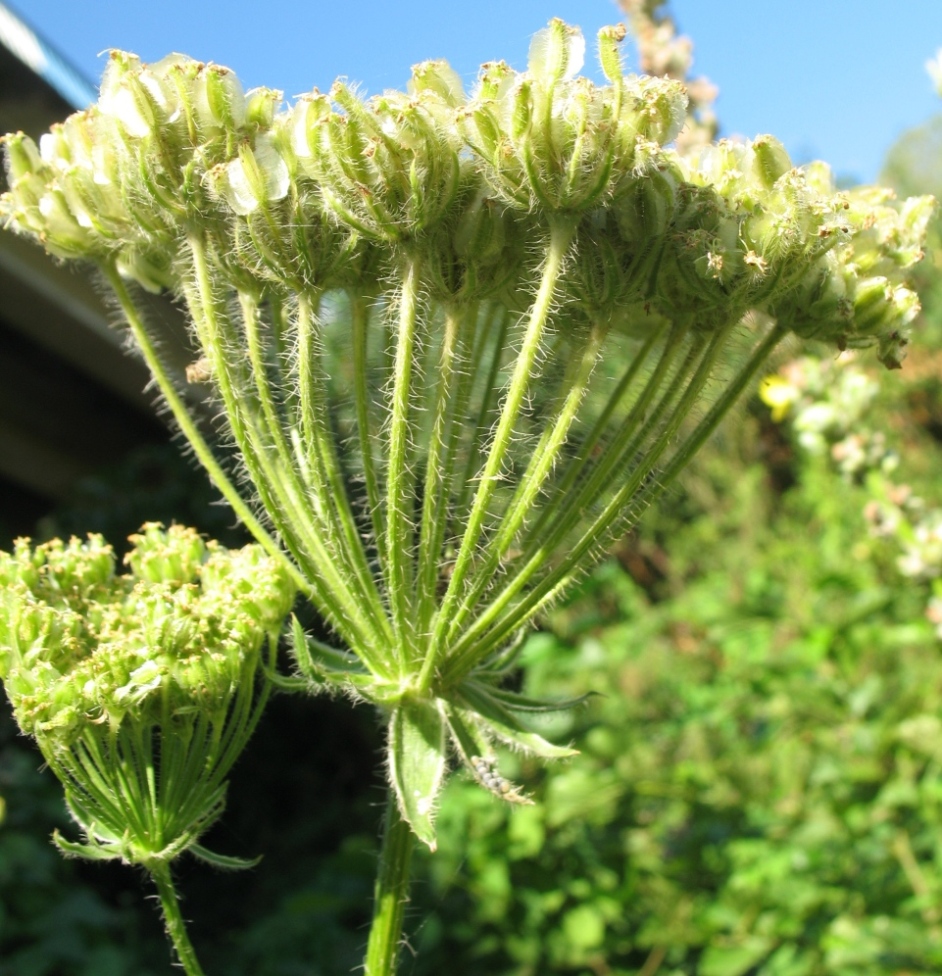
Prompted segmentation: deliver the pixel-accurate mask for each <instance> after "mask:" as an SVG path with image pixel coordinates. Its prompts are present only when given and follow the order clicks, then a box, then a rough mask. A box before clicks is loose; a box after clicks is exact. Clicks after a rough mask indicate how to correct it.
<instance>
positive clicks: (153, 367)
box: [102, 265, 309, 590]
mask: <svg viewBox="0 0 942 976" xmlns="http://www.w3.org/2000/svg"><path fill="white" fill-rule="evenodd" d="M102 271H103V272H104V274H105V276H106V277H107V279H108V283H109V285H110V286H111V288H112V289H113V291H114V293H115V295H116V296H117V299H118V303H119V304H120V306H121V311H122V313H123V314H124V318H125V321H126V322H127V323H128V326H129V327H130V329H131V332H132V333H133V335H134V340H135V342H137V344H138V346H139V347H140V349H141V352H142V354H143V356H144V360H145V362H146V363H147V366H148V368H149V369H150V371H151V373H152V374H153V376H154V379H155V380H156V381H157V386H158V387H159V388H160V393H161V396H163V398H164V400H166V402H167V405H168V406H169V407H170V410H171V412H172V414H173V419H174V421H175V422H176V424H177V426H178V427H179V428H180V430H181V431H182V433H183V436H184V437H185V438H186V439H187V442H188V443H189V444H190V446H191V447H192V448H193V452H194V453H195V454H196V456H197V458H198V459H199V461H200V463H201V464H202V465H203V467H204V468H205V469H206V471H207V472H208V474H209V476H210V478H211V479H212V482H213V484H214V485H215V486H216V488H217V490H218V491H219V492H220V493H221V494H222V496H223V498H225V499H226V501H227V502H228V503H229V505H230V506H231V508H232V510H233V511H234V512H235V513H236V516H237V517H238V519H239V520H240V521H241V522H242V524H243V525H244V526H245V527H246V528H247V529H248V530H249V532H250V533H251V534H252V536H253V537H254V538H255V539H256V541H257V542H258V543H259V544H260V545H261V546H262V547H263V548H264V549H265V551H266V552H267V553H268V554H269V555H270V556H272V557H274V558H276V559H277V560H278V561H279V562H280V563H281V564H282V565H283V566H284V567H285V568H286V569H287V570H288V572H290V573H291V576H292V578H293V579H294V580H295V582H296V583H297V584H298V587H299V588H300V589H302V590H308V589H309V584H308V582H307V580H306V579H305V578H304V576H303V575H302V574H301V573H300V572H299V570H298V568H297V566H295V565H294V563H293V562H292V561H291V560H290V559H289V558H288V557H287V556H286V555H285V553H284V552H283V550H282V549H281V547H280V546H279V545H278V543H277V542H276V541H275V540H274V539H273V538H272V537H271V535H269V533H268V532H267V531H266V530H265V528H264V527H263V526H262V524H261V522H259V521H258V519H257V518H255V516H254V514H253V513H252V510H251V509H250V508H249V506H248V505H247V504H246V502H245V499H244V498H243V497H242V496H241V495H240V494H239V492H238V491H237V490H236V488H235V486H234V485H233V484H232V482H231V481H230V480H229V477H228V475H227V474H226V473H225V471H223V469H222V466H221V465H220V464H219V462H218V461H217V460H216V458H215V456H214V455H213V452H212V450H211V449H210V447H209V445H208V444H207V443H206V439H205V438H204V437H203V435H202V433H201V432H200V429H199V427H198V426H197V425H196V423H195V421H194V420H193V417H192V416H191V415H190V412H189V410H188V409H187V408H186V405H185V404H184V403H183V400H182V398H181V397H180V395H179V393H177V389H176V387H175V386H174V384H173V381H172V380H171V379H170V374H169V373H168V372H167V370H166V368H165V367H164V364H163V362H162V360H161V359H160V356H159V355H158V354H157V348H156V346H155V345H154V343H153V342H152V341H151V338H150V335H149V333H148V332H147V327H146V326H145V325H144V320H143V318H142V317H141V315H140V313H139V312H138V310H137V307H136V306H135V304H134V302H133V300H132V298H131V296H130V293H129V292H128V289H127V287H126V286H125V284H124V281H123V280H122V278H121V275H120V274H118V271H117V269H116V268H115V267H114V266H113V265H104V266H102Z"/></svg>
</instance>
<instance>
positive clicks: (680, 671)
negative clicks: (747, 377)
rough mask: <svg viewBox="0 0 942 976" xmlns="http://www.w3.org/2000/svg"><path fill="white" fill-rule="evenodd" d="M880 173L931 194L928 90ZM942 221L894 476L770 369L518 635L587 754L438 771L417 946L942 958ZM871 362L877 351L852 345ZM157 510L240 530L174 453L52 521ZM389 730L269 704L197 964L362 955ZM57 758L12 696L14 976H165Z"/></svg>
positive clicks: (831, 969) (817, 958)
mask: <svg viewBox="0 0 942 976" xmlns="http://www.w3.org/2000/svg"><path fill="white" fill-rule="evenodd" d="M885 177H886V179H887V180H888V181H890V182H891V183H892V184H893V185H895V186H897V187H898V189H899V190H900V191H901V192H902V193H904V194H909V193H923V192H935V193H938V194H940V195H942V117H940V118H937V119H934V120H932V121H931V122H930V123H928V124H927V125H926V126H924V127H923V128H922V129H920V130H916V131H915V132H912V133H909V134H907V135H906V136H904V137H903V138H902V139H901V141H900V143H899V144H898V146H897V147H896V148H895V149H894V150H893V152H892V153H891V155H890V157H889V159H888V162H887V169H886V174H885ZM939 227H940V225H939V224H938V222H937V224H936V226H935V228H934V229H933V237H932V241H933V251H931V252H930V254H929V256H928V259H927V261H926V262H924V264H923V265H922V268H921V271H920V274H921V275H922V281H921V286H922V294H923V298H924V306H925V312H924V315H923V322H922V327H921V329H920V330H919V333H918V334H917V341H915V342H914V343H913V346H912V352H911V356H910V359H909V361H908V362H907V364H906V366H905V368H904V369H903V370H902V371H901V372H900V373H898V374H894V375H887V374H886V373H882V371H881V375H880V377H879V391H878V392H877V393H875V395H874V397H873V398H872V399H870V400H868V401H867V402H866V404H865V406H866V409H865V410H864V411H863V412H862V414H861V415H860V416H856V417H854V419H853V425H854V429H852V430H850V431H849V433H850V434H852V435H855V436H856V435H866V436H867V437H870V436H871V435H879V437H881V438H883V442H885V445H886V446H887V450H891V451H892V453H893V455H894V469H893V472H892V483H891V482H889V481H887V480H886V477H885V476H884V473H883V472H882V471H881V470H878V471H876V472H874V471H872V470H868V469H867V468H866V466H864V467H858V468H854V469H852V470H851V469H848V467H847V465H846V464H842V463H841V456H839V455H838V453H836V452H835V450H834V444H833V443H832V442H833V441H834V440H835V438H831V440H830V441H827V443H825V444H824V449H823V450H817V451H814V450H808V449H807V443H806V440H807V439H804V440H803V439H802V437H801V436H799V434H800V432H799V433H796V424H795V423H792V422H790V421H789V419H788V418H787V417H783V418H781V421H780V422H778V421H776V420H774V419H773V418H772V414H771V413H770V410H769V408H768V407H767V406H766V405H765V404H763V403H762V402H761V401H760V400H759V398H758V397H754V398H753V399H752V400H751V401H749V402H748V403H746V404H744V406H743V407H742V409H741V410H740V412H739V415H738V416H737V417H736V418H734V419H733V421H732V422H730V423H728V424H727V425H726V427H725V429H724V431H723V433H722V435H721V436H720V437H718V438H717V439H716V440H715V441H714V442H713V443H712V444H711V445H710V446H709V448H708V449H707V450H705V451H704V452H703V453H702V455H701V456H700V458H699V459H698V460H697V462H696V463H695V466H694V467H693V468H692V469H691V471H690V473H689V474H688V475H687V477H686V479H685V481H684V484H683V488H682V490H681V489H678V490H675V491H674V492H672V493H671V495H670V496H669V497H668V498H667V499H666V500H665V501H664V503H662V504H660V505H659V506H658V508H657V509H656V510H652V511H649V512H647V513H646V515H645V518H644V520H643V523H642V525H641V527H640V528H639V529H638V530H637V531H636V532H634V533H633V534H632V535H631V536H630V537H629V538H626V539H624V540H622V541H621V543H620V544H619V545H618V546H617V548H616V550H615V552H614V554H613V556H612V557H611V558H610V559H609V560H608V561H607V562H605V563H604V564H603V565H602V566H600V567H599V569H598V570H597V571H596V572H595V573H593V574H592V575H591V576H590V577H589V578H587V579H586V580H585V581H584V583H583V584H582V585H581V587H580V589H579V591H578V592H577V593H576V594H575V595H574V596H573V597H572V598H571V599H569V600H568V601H567V602H566V604H565V605H562V606H560V607H558V608H557V609H556V610H555V611H554V612H553V613H552V615H551V616H550V617H549V618H548V619H547V620H546V621H545V623H544V626H543V629H542V630H541V632H539V633H536V634H534V635H533V636H532V637H531V638H530V639H529V641H528V643H527V645H526V648H525V651H524V659H525V662H526V670H525V678H524V679H523V681H524V684H525V687H526V690H527V691H528V693H531V694H534V695H549V696H558V697H560V698H565V697H571V696H573V695H581V694H583V693H586V692H595V693H596V694H595V695H594V696H593V697H592V698H591V699H590V701H589V702H588V703H587V704H586V705H584V706H582V707H580V708H579V709H577V710H575V711H572V712H567V713H561V714H559V715H557V716H554V717H551V718H550V719H549V720H546V721H544V722H542V723H541V731H543V732H544V734H546V735H548V736H551V737H555V738H556V739H557V740H559V741H572V742H573V743H574V744H575V745H576V746H577V747H578V748H579V749H580V750H581V755H580V756H579V757H578V758H577V759H575V760H573V761H572V762H570V763H568V764H561V765H557V766H554V767H551V768H549V769H544V768H540V767H538V766H536V765H531V764H530V763H528V762H527V761H525V760H522V759H521V758H520V757H516V756H512V755H507V756H504V757H502V766H501V768H502V770H503V771H504V772H505V774H507V775H512V776H514V777H515V778H517V779H519V781H521V782H522V783H524V784H525V786H526V788H527V789H528V790H529V791H530V792H531V793H532V795H533V797H534V799H535V801H536V802H535V803H534V805H533V806H530V807H519V808H513V809H511V808H509V807H508V806H506V805H502V804H501V803H500V801H498V800H496V799H495V798H493V797H491V796H489V795H487V794H485V793H484V792H483V791H481V790H480V789H479V788H477V787H476V786H475V785H474V784H473V783H471V782H470V781H469V780H467V779H462V778H460V777H458V778H456V779H455V780H454V781H453V782H452V784H451V785H450V786H449V788H448V790H447V792H446V795H445V798H444V800H443V803H442V807H441V812H440V816H439V830H440V846H439V851H438V853H437V854H435V855H434V856H424V857H422V858H421V860H420V864H419V867H418V880H417V882H416V884H415V886H414V891H413V896H412V902H411V906H410V908H409V921H408V926H407V927H408V930H409V932H410V945H411V947H412V949H413V950H414V953H413V954H409V953H406V954H405V958H404V960H403V966H402V971H403V973H404V974H409V976H426V974H429V976H430V974H433V973H436V974H437V973H441V972H448V973H450V974H454V976H485V974H488V976H543V974H548V973H560V974H570V976H629V974H631V976H654V974H659V976H680V974H698V976H858V974H859V976H884V974H885V976H904V974H905V976H915V974H930V973H939V972H942V652H940V644H939V635H938V633H937V628H938V625H939V620H938V619H936V618H934V617H933V609H932V607H933V604H932V595H933V579H937V578H938V573H939V572H940V571H942V530H940V534H939V535H938V537H937V536H935V535H932V532H930V533H929V536H928V537H927V538H928V542H925V545H926V546H929V547H930V548H931V545H934V544H935V542H939V552H940V554H939V557H938V559H937V560H936V561H935V562H933V559H931V558H929V557H926V559H924V560H923V564H920V569H919V571H918V572H914V571H913V570H912V565H911V564H906V563H905V562H904V561H901V553H904V552H905V551H906V545H907V544H908V543H907V539H906V538H903V536H901V535H900V533H903V535H905V531H909V530H906V525H909V529H910V530H912V532H911V534H912V533H916V534H917V535H918V532H917V530H918V528H919V525H922V524H923V523H926V524H931V525H935V524H936V523H933V522H932V519H930V518H928V516H927V514H926V513H928V515H932V513H934V512H937V511H940V510H942V489H940V485H942V247H940V246H939V244H940V233H939ZM791 352H792V353H793V354H796V355H797V354H798V350H797V349H793V350H791ZM785 358H787V355H786V357H783V360H782V361H781V362H780V363H779V364H778V366H780V367H781V366H784V359H785ZM853 368H854V369H858V370H860V371H861V373H862V374H863V375H867V373H868V372H869V371H870V369H871V367H870V364H869V363H868V362H866V361H865V360H863V359H861V360H859V361H858V362H857V363H855V364H853ZM874 375H875V372H874ZM826 395H827V394H826V392H825V394H824V396H825V397H826ZM844 433H845V434H847V433H848V431H844ZM803 445H804V446H803ZM902 485H905V486H906V490H907V491H910V492H911V493H913V494H915V495H917V496H918V497H919V498H920V499H922V503H921V504H922V505H923V509H922V510H921V511H922V515H920V519H922V521H920V522H919V525H916V523H915V522H913V524H912V525H910V524H909V523H906V524H905V525H903V527H902V528H901V529H900V531H899V532H896V533H895V534H894V532H892V531H875V530H874V526H875V522H874V518H873V505H874V504H875V503H877V502H880V501H881V499H883V496H884V495H886V493H887V492H888V491H891V489H892V490H896V489H897V488H899V486H902ZM888 486H889V487H888ZM894 486H895V488H894ZM881 493H882V494H881ZM883 500H885V499H883ZM868 512H869V513H870V515H869V517H868ZM146 519H162V520H164V521H166V522H170V521H174V520H175V521H178V522H185V523H189V524H194V525H196V526H198V527H199V528H200V529H201V530H202V531H205V532H206V533H207V534H209V535H212V536H214V537H216V538H220V539H222V540H223V541H225V542H227V543H229V544H237V543H239V542H240V541H241V540H240V537H239V535H238V531H237V530H236V529H235V528H234V526H233V521H232V518H231V515H230V513H229V512H228V511H227V510H226V509H225V508H222V507H220V506H218V505H216V504H213V496H212V492H211V491H210V489H209V488H208V487H206V486H205V485H204V483H203V480H202V476H201V475H200V474H199V473H197V472H196V471H195V470H194V467H193V465H192V464H190V463H189V462H187V461H186V460H181V459H180V458H179V457H178V456H177V454H176V453H175V451H174V449H173V448H166V449H165V448H148V449H146V450H145V451H143V452H139V453H138V454H136V455H134V456H132V457H131V458H129V459H128V460H127V461H126V462H125V463H124V464H122V465H121V466H119V467H117V468H115V469H113V470H110V471H104V472H101V473H100V475H98V476H97V477H96V478H94V479H91V480H88V481H86V482H85V483H84V484H83V486H82V488H81V489H80V491H79V492H78V493H77V495H76V496H75V498H74V499H73V500H72V502H71V503H70V504H69V505H67V506H63V507H62V508H61V509H60V510H58V511H56V512H54V513H52V514H51V515H50V516H48V517H47V518H46V519H45V520H44V521H43V523H41V524H40V525H39V526H38V527H37V536H39V537H42V536H49V535H53V534H69V533H71V532H75V533H78V534H84V533H85V532H87V531H100V532H103V533H104V534H105V535H106V536H107V537H108V538H109V539H111V540H113V541H115V542H118V541H119V540H121V539H123V538H125V537H126V536H127V534H128V533H129V532H131V531H133V530H134V529H136V528H137V526H138V525H139V524H140V523H141V522H143V521H144V520H146ZM927 520H928V521H927ZM904 521H905V520H904ZM901 524H902V523H901ZM938 524H940V525H942V520H940V522H939V523H938ZM913 525H915V526H916V527H915V528H913ZM884 528H885V526H884ZM904 530H905V531H904ZM932 531H935V530H934V529H933V530H932ZM911 541H912V540H909V542H911ZM924 541H925V540H924ZM924 548H925V547H924ZM907 565H908V566H909V568H908V569H907ZM309 625H310V626H313V625H314V624H313V622H309ZM379 749H380V731H379V727H378V724H377V722H376V719H375V716H374V715H373V714H371V713H370V712H369V711H368V710H366V709H363V708H360V709H352V708H350V707H349V705H348V703H346V702H344V701H332V700H330V699H328V698H321V699H319V700H316V701H309V700H302V699H296V698H291V697H287V696H283V695H282V696H277V697H276V698H275V699H274V700H273V702H272V704H271V706H270V707H269V711H268V713H267V714H266V717H265V719H264V720H263V722H262V725H261V727H260V729H259V731H258V733H257V734H256V736H255V738H254V740H253V741H252V743H251V744H250V746H249V749H248V750H247V752H246V754H245V756H244V757H243V759H242V760H241V762H240V764H239V765H238V766H237V768H236V770H235V774H234V776H233V781H232V786H231V791H230V797H229V804H228V811H227V813H226V815H225V817H224V818H223V820H222V822H221V824H219V825H218V826H217V827H215V828H214V830H213V835H212V836H211V837H209V838H208V839H207V845H208V846H209V847H210V848H211V849H213V850H220V851H222V852H225V853H231V854H235V855H238V856H243V857H250V856H253V855H255V854H258V853H263V854H264V860H263V861H262V863H261V864H260V865H259V867H257V868H256V869H254V871H252V872H251V873H249V874H235V875H231V874H220V873H213V872H212V871H211V870H209V869H207V868H205V867H203V866H198V865H196V864H192V863H186V864H184V865H183V867H182V868H181V871H180V882H181V889H182V891H183V893H184V896H185V903H184V911H185V913H186V915H187V916H188V917H189V918H190V919H192V921H193V929H192V935H193V939H194V942H195V943H196V944H197V946H198V947H199V949H200V954H201V958H202V959H203V960H204V964H205V966H206V969H207V971H208V972H211V973H218V974H225V976H320V974H325V976H326V974H336V973H341V972H349V971H352V970H353V969H354V968H355V967H356V966H357V965H358V963H359V960H360V955H361V949H362V946H363V944H364V943H365V939H366V928H365V926H366V924H367V922H368V916H369V909H370V904H369V903H370V895H371V888H372V878H373V875H374V868H375V857H376V854H375V851H376V849H377V837H378V831H379V826H380V818H381V803H382V795H383V794H382V792H381V789H380V787H381V785H382V784H381V781H380V777H381V776H382V770H380V769H378V768H377V762H378V757H379V754H380V753H379ZM40 763H41V757H40V756H39V753H38V752H37V751H36V750H35V749H34V748H33V747H32V745H31V743H30V742H28V741H27V740H25V739H23V738H22V737H20V736H18V735H17V734H16V730H15V726H14V724H13V722H12V719H11V717H10V716H9V714H8V709H7V705H6V702H5V701H4V702H3V704H2V706H0V976H151V974H154V976H156V974H163V973H167V972H169V971H170V957H169V950H168V948H167V946H166V944H165V943H164V940H163V937H162V933H161V932H160V927H159V922H158V918H157V913H156V910H152V909H151V906H150V905H149V904H147V903H146V902H145V899H146V898H147V897H148V896H149V895H150V892H149V890H148V889H147V886H146V884H145V882H144V880H143V878H142V877H140V876H138V875H136V874H135V873H134V872H133V871H131V870H129V869H127V868H122V867H120V866H117V867H115V866H110V865H85V864H78V863H75V862H69V861H65V860H63V859H62V858H61V857H60V856H59V854H58V853H57V852H56V851H55V850H54V849H53V848H52V847H51V845H50V844H49V842H48V838H49V835H50V833H51V832H52V830H53V829H54V828H56V827H59V828H61V829H63V830H65V831H66V832H68V831H69V830H70V827H69V825H68V824H67V823H66V822H65V820H66V817H65V810H64V804H63V802H62V798H61V793H60V790H59V787H58V785H57V783H56V782H55V780H54V779H53V777H52V776H51V774H49V773H48V772H42V771H41V770H40Z"/></svg>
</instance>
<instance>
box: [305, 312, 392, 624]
mask: <svg viewBox="0 0 942 976" xmlns="http://www.w3.org/2000/svg"><path fill="white" fill-rule="evenodd" d="M316 300H317V298H316V296H309V295H299V296H298V385H299V387H300V390H299V395H300V400H301V425H302V429H303V431H304V441H305V444H306V446H307V452H308V456H307V458H306V459H305V461H306V465H307V466H308V467H311V468H314V469H315V471H316V474H315V476H314V477H313V478H312V479H311V481H312V488H313V492H314V494H315V496H316V497H317V499H318V502H319V506H320V508H321V511H322V513H323V516H324V521H325V523H326V526H327V533H328V535H329V536H332V537H333V548H335V550H336V552H337V553H338V554H339V555H340V556H342V557H343V558H344V560H345V562H347V563H348V565H350V566H351V571H352V572H353V574H354V576H355V578H356V590H357V595H358V597H359V598H360V600H361V601H362V607H363V609H364V610H365V611H366V612H367V613H368V614H369V615H370V618H371V620H372V624H373V627H374V628H375V629H376V632H377V633H378V634H380V635H382V640H383V641H384V642H387V643H388V642H389V641H390V640H391V638H392V633H391V631H390V628H389V621H388V619H387V617H386V611H385V608H384V607H383V602H382V599H381V598H380V595H379V590H378V589H377V587H376V580H375V579H374V577H373V574H372V572H371V571H370V567H369V561H368V560H367V557H366V550H365V549H364V546H363V538H362V536H361V534H360V530H359V528H358V526H357V524H356V519H355V518H354V515H353V511H352V509H351V507H350V498H349V495H348V492H347V486H346V484H345V483H344V478H343V473H342V471H341V468H340V459H339V458H338V457H337V449H336V445H335V440H334V436H333V432H332V431H331V429H330V417H329V413H328V410H329V407H328V400H329V397H328V395H327V376H326V373H325V370H324V367H323V362H322V360H321V355H320V352H321V350H320V349H319V345H320V342H319V341H318V339H317V337H316V312H315V309H316Z"/></svg>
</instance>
